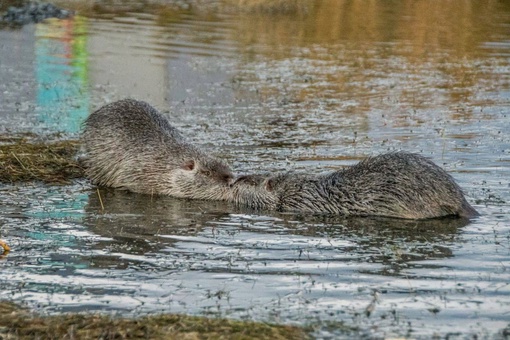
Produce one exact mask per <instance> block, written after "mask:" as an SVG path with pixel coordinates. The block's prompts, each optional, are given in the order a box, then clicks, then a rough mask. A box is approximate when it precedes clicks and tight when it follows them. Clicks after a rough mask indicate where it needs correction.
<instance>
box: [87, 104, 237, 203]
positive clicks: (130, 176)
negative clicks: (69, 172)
mask: <svg viewBox="0 0 510 340" xmlns="http://www.w3.org/2000/svg"><path fill="white" fill-rule="evenodd" d="M81 137H82V142H83V146H84V151H85V157H84V165H85V168H86V175H87V177H88V178H89V179H90V180H91V181H92V182H93V183H94V184H96V185H99V186H108V187H113V188H123V189H126V190H130V191H133V192H139V193H145V194H163V195H169V196H175V197H181V198H193V199H209V200H226V199H228V198H229V197H230V188H229V186H230V185H231V184H232V182H233V178H234V177H233V175H232V171H231V170H230V168H229V167H228V165H227V164H225V163H224V162H223V161H221V160H219V159H217V158H215V157H212V156H210V155H208V154H207V153H205V152H204V151H202V150H200V149H199V148H197V147H195V146H193V145H191V144H190V143H188V142H187V141H186V140H185V138H184V137H183V136H182V135H181V134H180V133H179V131H177V129H176V128H175V127H173V126H172V125H170V123H169V122H168V120H167V119H165V118H164V117H163V116H162V115H161V114H160V113H159V112H158V111H157V110H156V109H154V108H153V107H152V106H150V105H149V104H147V103H145V102H142V101H137V100H133V99H124V100H120V101H117V102H114V103H111V104H108V105H106V106H104V107H102V108H100V109H99V110H97V111H95V112H93V113H92V114H91V115H90V116H89V117H88V118H87V119H86V121H85V128H84V131H83V134H82V136H81Z"/></svg>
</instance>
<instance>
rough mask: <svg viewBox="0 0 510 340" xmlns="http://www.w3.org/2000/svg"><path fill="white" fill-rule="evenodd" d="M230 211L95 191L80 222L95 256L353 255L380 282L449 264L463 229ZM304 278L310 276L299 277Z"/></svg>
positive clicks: (436, 223) (437, 223)
mask: <svg viewBox="0 0 510 340" xmlns="http://www.w3.org/2000/svg"><path fill="white" fill-rule="evenodd" d="M99 195H101V200H99ZM233 209H234V208H233V207H229V205H228V204H227V203H222V202H206V201H203V202H196V201H186V200H179V199H173V198H167V197H148V196H145V195H138V194H132V193H127V192H122V191H112V190H101V191H100V192H99V194H98V193H92V194H90V195H89V201H88V204H87V206H86V209H85V210H86V212H87V213H88V214H87V217H86V218H85V220H84V223H85V225H87V227H88V230H89V231H90V232H92V233H93V234H96V235H99V236H101V238H102V239H103V241H100V242H98V243H97V244H96V245H95V246H94V248H95V249H109V251H112V252H114V253H116V254H117V253H126V254H132V255H144V254H147V253H148V254H155V253H158V252H161V251H165V252H173V251H177V252H178V253H179V254H182V253H186V254H188V255H191V254H193V255H192V258H191V259H190V260H191V261H196V260H197V259H201V258H203V257H208V256H210V255H213V256H215V257H216V260H219V261H220V262H221V261H222V260H225V259H224V258H222V256H221V255H220V254H221V251H220V252H219V253H216V252H215V250H208V249H209V247H212V248H214V247H219V248H222V247H229V248H232V249H229V251H228V253H229V256H232V253H235V252H237V256H238V257H239V258H236V257H234V259H233V260H235V261H249V262H259V261H261V260H262V259H263V258H261V257H257V258H251V257H250V256H249V255H247V254H249V253H253V252H259V251H262V252H265V253H267V256H268V257H267V258H266V260H268V259H270V261H271V262H273V263H272V266H276V267H278V264H277V263H278V260H277V259H279V258H280V259H286V260H290V259H291V258H293V259H294V260H295V261H300V260H306V261H308V260H313V259H315V260H320V259H321V258H324V259H325V258H327V259H328V260H334V259H340V260H341V261H344V260H346V259H347V258H348V259H349V260H352V256H354V257H356V258H357V259H358V261H363V262H368V263H374V264H379V265H380V266H382V267H379V268H378V269H377V270H376V271H374V272H371V271H367V272H366V273H372V274H379V275H381V274H382V275H400V268H404V269H409V268H412V267H414V266H415V265H418V266H419V261H421V260H433V259H441V258H444V257H452V256H453V252H452V250H451V249H450V247H449V246H450V245H451V244H452V243H453V242H455V239H456V236H457V233H458V231H459V228H461V227H463V226H465V225H467V224H468V223H469V221H468V220H462V219H438V220H430V221H405V220H398V219H381V218H358V219H356V218H349V219H346V218H339V217H317V216H316V217H304V216H297V215H291V214H285V215H281V214H279V215H273V216H260V213H259V214H258V215H253V212H251V211H250V210H248V209H240V208H237V209H234V210H237V211H236V212H235V213H234V214H232V213H231V211H232V210H233ZM275 237H276V238H275ZM276 239H278V241H277V240H276ZM197 242H198V243H199V244H200V245H201V246H200V247H198V248H197ZM303 242H304V243H303ZM173 248H175V249H173ZM171 249H173V250H171ZM202 251H207V252H209V251H210V253H207V252H205V253H202ZM326 253H328V254H329V256H325V255H326ZM346 254H351V255H350V256H346ZM217 256H219V257H217ZM344 256H346V258H344ZM231 260H232V259H231ZM111 261H112V263H109V264H107V261H106V258H104V259H103V261H101V263H103V264H104V265H105V263H106V266H111V265H113V264H114V263H116V262H117V261H118V255H115V256H113V257H112V259H111ZM221 266H222V265H221ZM209 270H212V271H215V270H216V269H214V268H209ZM237 270H239V269H237ZM237 270H236V271H237ZM299 271H300V270H299ZM241 272H242V270H241ZM250 272H252V273H258V274H262V273H264V270H262V271H255V272H254V271H253V269H251V270H250ZM300 272H301V271H300ZM302 274H303V275H305V274H311V273H307V272H306V271H304V272H302Z"/></svg>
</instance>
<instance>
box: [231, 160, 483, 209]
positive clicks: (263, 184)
mask: <svg viewBox="0 0 510 340" xmlns="http://www.w3.org/2000/svg"><path fill="white" fill-rule="evenodd" d="M232 190H233V198H232V200H233V201H234V202H236V203H238V204H241V205H248V206H250V207H252V208H255V209H263V210H276V211H289V212H300V213H314V214H317V213H318V214H321V213H322V214H336V215H345V216H347V215H352V216H388V217H398V218H408V219H426V218H434V217H443V216H459V217H472V216H476V215H477V212H476V211H475V209H473V207H471V206H470V205H469V203H468V202H467V201H466V199H465V198H464V195H463V193H462V190H461V189H460V188H459V186H458V185H457V184H456V183H455V181H454V180H453V178H452V177H451V176H450V175H448V174H447V173H446V171H444V170H443V169H441V168H440V167H439V166H437V165H436V164H434V163H433V162H432V161H430V160H428V159H427V158H425V157H422V156H420V155H417V154H413V153H407V152H394V153H388V154H383V155H380V156H376V157H370V158H367V159H365V160H363V161H361V162H360V163H358V164H356V165H354V166H351V167H349V168H346V169H343V170H338V171H335V172H332V173H328V174H324V175H306V174H292V173H283V174H276V175H247V176H241V177H239V178H238V179H237V180H236V182H235V183H234V184H233V186H232Z"/></svg>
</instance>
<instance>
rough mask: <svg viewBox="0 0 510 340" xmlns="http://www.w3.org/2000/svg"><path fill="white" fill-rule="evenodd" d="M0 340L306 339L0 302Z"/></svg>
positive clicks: (259, 328) (231, 326) (282, 329)
mask: <svg viewBox="0 0 510 340" xmlns="http://www.w3.org/2000/svg"><path fill="white" fill-rule="evenodd" d="M0 338H7V339H11V338H12V339H65V338H69V339H307V338H309V337H308V335H307V334H306V333H305V331H304V330H303V329H302V328H298V327H292V326H284V325H282V326H278V325H270V324H265V323H257V322H247V321H236V320H227V319H216V318H204V317H196V316H185V315H177V314H163V315H156V316H145V317H142V318H137V319H127V318H115V317H111V316H105V315H91V314H66V315H57V316H39V315H35V314H32V313H30V312H29V311H27V310H25V309H23V308H21V307H20V306H18V305H16V304H13V303H10V302H6V301H4V302H2V301H0Z"/></svg>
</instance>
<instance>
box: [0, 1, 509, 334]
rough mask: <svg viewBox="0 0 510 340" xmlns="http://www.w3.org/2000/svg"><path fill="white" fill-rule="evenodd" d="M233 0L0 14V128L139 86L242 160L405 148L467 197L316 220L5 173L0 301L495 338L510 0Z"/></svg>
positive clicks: (330, 162) (321, 162) (207, 140)
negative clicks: (15, 22)
mask: <svg viewBox="0 0 510 340" xmlns="http://www.w3.org/2000/svg"><path fill="white" fill-rule="evenodd" d="M278 2H279V1H276V0H274V1H268V3H270V4H277V3H278ZM235 3H236V1H233V0H232V1H225V2H210V3H208V4H207V5H205V4H203V3H200V2H182V1H181V2H176V3H175V4H167V5H160V4H158V3H157V2H151V4H150V5H146V6H144V7H143V8H141V7H140V6H139V5H137V2H129V1H126V2H124V3H123V4H116V5H109V4H108V3H107V2H105V3H103V4H101V5H95V6H91V5H89V4H88V2H86V1H84V2H83V3H77V4H76V6H78V7H79V8H78V9H79V13H80V15H79V16H76V17H75V18H73V19H70V20H63V21H52V20H50V21H47V22H46V23H43V24H37V25H28V26H24V27H22V28H3V29H2V30H0V103H1V104H0V117H2V124H1V126H0V133H2V134H6V133H16V132H28V131H30V132H36V133H39V134H43V135H46V134H47V135H51V134H53V133H54V132H64V137H65V138H76V137H77V135H78V132H79V130H80V124H81V122H82V120H83V119H84V117H86V116H87V115H88V113H89V112H90V111H92V110H94V109H96V108H98V107H100V106H102V105H104V104H105V103H107V102H110V101H113V100H115V99H120V98H124V97H127V96H129V97H135V98H138V99H143V100H147V101H149V102H151V103H152V104H154V105H155V106H157V107H158V108H160V109H161V110H162V111H164V112H165V114H166V115H167V116H168V117H169V118H170V119H171V121H172V123H173V124H174V125H176V126H177V127H178V128H179V129H180V130H181V131H182V132H184V133H185V134H186V135H187V136H188V138H189V139H190V140H191V141H193V142H194V143H196V144H198V145H201V146H202V147H204V148H207V149H209V150H211V151H213V152H215V153H216V154H218V155H221V156H222V157H225V158H227V159H228V160H229V162H230V163H231V164H232V166H233V168H234V169H235V170H236V172H238V173H243V172H250V171H259V170H260V171H278V170H288V169H293V170H299V171H307V172H321V171H326V170H328V169H333V168H338V167H342V166H347V165H350V164H354V163H355V162H357V161H358V160H359V159H362V158H363V157H366V156H369V155H375V154H379V153H382V152H386V151H390V150H407V151H412V152H418V153H421V154H423V155H426V156H428V157H431V158H432V159H433V160H434V161H435V162H437V163H438V164H440V165H441V166H443V167H444V168H445V169H447V170H448V171H449V172H451V173H452V175H453V176H454V177H455V178H456V180H457V181H458V182H459V184H460V185H461V187H463V188H464V190H465V192H466V194H467V197H468V199H469V201H470V202H471V203H472V204H473V205H474V206H475V207H476V208H477V210H479V212H480V213H481V216H480V217H479V218H476V219H474V220H472V221H461V220H438V221H421V222H416V221H401V220H391V219H342V218H324V217H323V218H318V217H310V216H295V215H288V214H287V215H281V214H267V213H264V214H263V213H257V212H253V211H247V210H244V209H238V208H235V207H232V206H230V205H228V204H226V203H221V202H188V201H183V200H177V199H172V198H150V197H146V196H141V195H135V194H128V193H123V192H115V191H110V190H100V192H99V194H100V196H101V198H102V201H101V202H100V201H99V196H98V192H97V191H96V190H95V188H93V187H91V186H90V185H89V184H88V183H87V182H86V181H79V182H76V183H74V184H73V185H70V186H58V187H55V186H45V185H41V184H37V183H32V184H17V185H6V184H2V185H1V186H0V202H1V205H0V236H1V238H2V239H4V240H5V241H7V242H8V243H9V244H10V245H11V247H12V248H13V251H12V252H11V253H9V254H8V256H6V257H4V258H2V259H0V261H1V262H0V267H1V268H2V269H1V275H0V287H1V288H0V298H2V299H5V298H7V299H12V300H15V301H18V302H25V303H27V304H29V305H30V306H32V307H37V308H39V309H40V310H42V311H47V312H49V313H53V312H66V311H97V310H107V311H113V312H116V313H120V314H123V315H138V314H140V313H150V312H177V313H181V312H184V313H189V314H202V315H203V314H205V315H210V314H212V315H222V316H227V317H235V318H246V319H255V320H263V321H271V322H278V323H294V324H301V325H308V324H314V325H315V327H316V331H315V333H314V335H315V336H318V337H328V336H337V337H338V336H346V337H349V336H352V335H353V333H345V332H344V331H343V330H342V329H343V328H342V327H341V325H340V323H341V322H343V323H345V325H347V326H349V327H355V328H356V330H355V331H353V332H354V334H357V335H358V336H362V337H391V336H409V337H424V338H428V337H431V336H433V335H440V336H447V335H450V336H457V337H458V338H465V337H469V336H472V335H478V336H479V337H489V336H492V337H501V338H504V336H505V335H504V334H507V335H506V336H508V332H509V331H508V328H509V327H510V312H509V311H510V274H509V264H510V262H509V260H510V212H509V211H510V204H509V201H510V117H509V106H510V58H509V57H510V24H509V23H510V6H509V5H507V4H506V3H504V2H497V1H489V2H487V1H463V2H454V1H452V2H429V1H400V2H388V1H383V0H381V1H371V2H351V1H333V0H331V1H326V0H322V1H319V0H317V1H299V0H296V1H289V3H292V4H294V6H293V7H290V8H289V7H281V6H280V7H278V5H275V6H276V7H271V6H269V7H267V6H266V7H260V6H255V5H253V6H250V5H244V6H243V7H242V8H239V7H237V6H236V5H235ZM254 3H255V1H254ZM257 3H259V2H257ZM102 205H103V207H102ZM505 329H506V331H505ZM505 332H506V333H505Z"/></svg>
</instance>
